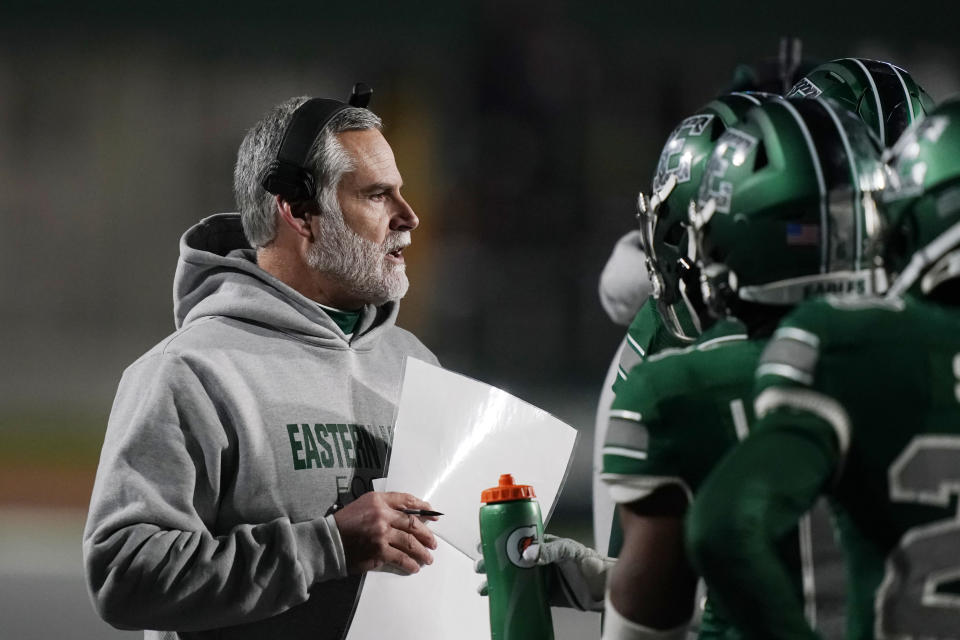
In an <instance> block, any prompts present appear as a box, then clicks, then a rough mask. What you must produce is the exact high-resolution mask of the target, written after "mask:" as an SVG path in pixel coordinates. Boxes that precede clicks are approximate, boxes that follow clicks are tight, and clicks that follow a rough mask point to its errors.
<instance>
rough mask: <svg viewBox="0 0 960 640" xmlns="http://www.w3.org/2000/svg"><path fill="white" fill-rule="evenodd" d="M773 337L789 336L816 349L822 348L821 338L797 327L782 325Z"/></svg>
mask: <svg viewBox="0 0 960 640" xmlns="http://www.w3.org/2000/svg"><path fill="white" fill-rule="evenodd" d="M773 338H774V340H776V339H777V338H788V339H790V340H796V341H797V342H802V343H804V344H807V345H810V346H811V347H813V348H814V349H819V348H820V338H818V337H817V336H816V334H814V333H810V332H809V331H804V330H803V329H798V328H796V327H780V328H779V329H777V330H776V331H774V332H773Z"/></svg>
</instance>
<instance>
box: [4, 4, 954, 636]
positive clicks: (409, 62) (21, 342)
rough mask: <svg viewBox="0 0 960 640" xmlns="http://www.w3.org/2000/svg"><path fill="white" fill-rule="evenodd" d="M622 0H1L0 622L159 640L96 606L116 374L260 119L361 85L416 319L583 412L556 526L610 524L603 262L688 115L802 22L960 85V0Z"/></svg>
mask: <svg viewBox="0 0 960 640" xmlns="http://www.w3.org/2000/svg"><path fill="white" fill-rule="evenodd" d="M616 4H622V3H609V4H607V3H595V2H591V3H587V2H583V3H577V2H570V1H553V2H548V1H545V0H538V1H528V2H523V3H520V2H506V1H503V0H496V1H492V0H491V1H483V2H477V1H472V2H449V3H443V2H424V3H410V2H404V3H384V4H383V5H378V4H370V3H367V4H363V5H356V4H350V5H348V4H346V3H337V4H333V3H322V2H310V3H308V2H288V3H275V4H269V5H267V4H264V3H254V2H250V1H248V0H238V1H235V2H233V3H230V4H229V5H224V4H222V3H209V5H203V4H201V5H200V6H194V4H193V3H182V4H181V3H177V2H173V3H171V2H146V3H129V2H117V1H104V0H91V1H90V2H87V3H83V5H82V6H79V5H77V4H75V3H71V2H67V1H65V0H63V1H55V0H52V1H46V2H25V1H20V0H13V1H10V0H8V1H7V2H5V3H3V6H2V7H0V237H3V238H4V240H5V241H6V246H5V247H4V250H3V251H2V252H0V309H2V318H3V331H2V332H0V354H2V355H0V358H2V362H3V365H4V366H3V367H2V370H0V462H2V464H0V620H2V621H3V622H2V624H0V638H18V639H20V638H23V639H27V638H48V637H63V638H108V637H136V636H137V635H138V634H124V633H121V632H116V631H113V630H111V629H109V628H108V627H106V626H105V625H104V624H103V623H101V622H99V621H98V620H97V619H96V617H95V615H94V613H93V611H92V609H91V608H90V605H89V603H88V601H87V596H86V593H85V589H84V586H83V580H82V570H81V567H80V548H79V545H80V533H81V529H82V526H83V519H84V516H85V510H86V505H87V501H88V498H89V492H90V488H91V486H92V481H93V474H94V470H95V467H96V462H97V456H98V453H99V447H100V443H101V441H102V436H103V431H104V428H105V424H106V418H107V415H108V414H109V411H110V405H111V402H112V399H113V393H114V391H115V388H116V384H117V382H118V380H119V377H120V374H121V372H122V371H123V369H124V367H125V366H126V365H127V364H129V363H130V362H132V361H133V360H134V359H135V358H136V357H137V356H139V355H140V354H141V353H142V352H143V351H145V350H146V349H147V348H149V347H150V346H151V345H153V344H154V343H155V342H157V341H158V340H160V339H161V338H162V337H164V336H165V335H166V334H168V333H169V332H170V331H171V330H172V328H173V321H172V311H171V282H172V277H173V272H174V267H175V264H176V258H177V251H178V247H177V242H178V239H179V237H180V234H181V233H182V232H183V231H184V230H185V229H186V228H187V227H188V226H189V225H190V224H192V223H193V222H195V221H197V220H198V219H200V218H202V217H204V216H206V215H209V214H211V213H214V212H218V211H225V210H233V208H234V205H233V196H232V168H233V162H234V157H235V153H236V149H237V146H238V144H239V142H240V140H241V138H242V136H243V135H244V132H245V130H246V129H247V128H248V127H249V126H251V125H252V124H253V123H254V121H255V120H257V119H258V118H259V116H260V115H261V114H262V113H264V112H265V111H266V110H267V109H268V108H269V107H270V106H272V105H273V104H275V103H277V102H279V101H281V100H283V99H285V98H287V97H289V96H292V95H301V94H312V95H320V96H331V97H338V96H342V97H345V96H346V92H347V91H348V89H349V87H350V86H351V84H352V83H353V82H354V81H356V80H363V81H366V82H368V83H370V84H371V85H372V86H373V87H374V90H375V93H374V101H373V103H372V107H373V108H374V110H375V111H377V112H378V113H380V114H381V115H382V116H383V118H384V121H385V123H386V135H387V137H388V139H389V141H390V142H391V144H392V145H393V147H394V150H395V153H396V156H397V159H398V164H399V166H400V169H401V171H402V173H403V175H404V178H405V180H406V185H407V186H406V187H405V193H406V194H407V197H408V200H409V201H410V202H411V203H412V204H413V206H414V208H415V209H416V210H417V213H418V214H419V216H420V218H421V227H420V229H419V230H418V231H417V232H416V233H415V234H414V241H415V242H414V245H413V246H412V248H411V249H410V250H409V253H408V264H409V271H410V275H411V281H412V287H411V292H410V294H409V296H408V298H407V300H406V301H405V302H404V304H403V307H402V311H401V315H400V324H401V325H403V326H405V327H406V328H408V329H411V330H412V331H414V332H415V333H416V334H417V335H418V336H420V337H421V339H423V341H424V342H425V343H426V344H427V345H429V346H430V347H432V348H433V349H434V351H435V352H436V353H437V355H438V356H439V357H440V360H441V362H442V363H443V364H444V365H445V366H447V367H448V368H450V369H452V370H454V371H457V372H461V373H465V374H467V375H470V376H473V377H475V378H478V379H480V380H483V381H486V382H489V383H491V384H494V385H497V386H500V387H502V388H504V389H507V390H508V391H510V392H512V393H514V394H516V395H518V396H520V397H521V398H524V399H526V400H528V401H530V402H532V403H534V404H536V405H538V406H540V407H543V408H544V409H546V410H548V411H550V412H552V413H554V414H555V415H557V416H558V417H560V418H561V419H563V420H565V421H567V422H568V423H570V424H571V425H573V426H575V427H576V428H578V429H579V430H580V431H581V433H582V436H581V439H580V442H579V449H578V452H577V457H576V460H575V464H574V469H573V471H572V473H571V475H570V478H569V482H568V484H567V487H566V489H565V493H564V496H563V498H562V499H561V502H560V505H559V507H558V509H557V511H556V513H555V516H554V519H553V522H552V523H551V525H550V527H549V528H550V529H551V530H552V531H553V532H555V533H559V534H566V535H574V536H576V537H578V538H580V539H581V540H583V541H585V542H589V541H590V539H591V533H590V474H591V469H590V467H591V450H592V443H593V412H594V410H595V404H596V399H597V396H598V394H599V390H600V384H601V382H602V380H603V377H604V373H605V371H606V367H607V365H608V363H609V361H610V358H611V357H612V355H613V352H614V350H615V348H616V346H617V344H618V342H619V340H620V338H621V337H622V335H623V330H622V329H621V328H619V327H616V326H614V325H612V324H611V323H610V321H609V320H608V319H607V318H606V316H605V315H604V313H603V311H602V309H601V308H600V306H599V303H598V299H597V293H596V291H597V279H598V276H599V273H600V270H601V268H602V266H603V264H604V262H605V260H606V257H607V255H608V253H609V251H610V249H611V248H612V245H613V243H614V241H615V240H616V239H617V238H618V237H619V236H620V235H621V234H622V233H624V232H626V231H627V230H629V229H630V228H632V225H633V202H634V197H635V194H636V191H637V190H638V189H639V188H641V187H643V188H647V187H648V184H649V178H650V175H651V172H652V169H653V166H654V164H655V161H656V154H657V153H658V151H659V149H660V146H661V144H662V142H663V140H664V138H665V136H666V135H667V133H669V131H670V129H671V128H672V126H673V124H674V123H675V122H676V121H677V120H678V119H679V118H681V117H683V116H684V115H686V114H688V113H689V112H691V111H692V110H694V109H695V108H697V107H698V106H699V105H700V104H702V103H704V102H705V101H707V100H708V99H710V98H711V97H712V96H713V95H714V94H716V93H718V92H720V91H721V90H723V89H724V88H725V87H726V86H728V84H729V83H730V81H731V80H732V78H733V75H734V69H735V67H736V66H737V65H738V64H740V63H744V64H757V63H759V62H760V61H761V60H762V59H764V58H770V57H773V56H775V55H776V53H777V47H778V40H779V36H781V35H784V34H787V33H789V34H791V35H796V36H800V37H802V38H803V44H804V53H805V56H807V57H810V58H813V59H820V60H827V59H830V58H835V57H841V56H849V55H858V56H864V57H874V58H880V59H888V60H891V61H894V62H897V63H899V64H900V65H901V66H904V67H905V68H907V69H908V70H909V71H911V72H912V73H913V75H914V77H915V78H916V79H917V80H919V81H920V83H921V84H923V85H924V86H925V88H926V89H927V90H928V92H929V93H930V94H931V95H932V96H933V97H934V98H935V99H942V98H944V97H946V96H948V95H950V94H953V93H956V92H957V91H958V90H960V75H958V73H957V70H958V69H960V44H957V40H956V35H955V24H956V18H957V14H958V13H960V8H958V5H956V4H950V5H947V4H944V5H937V4H936V3H934V4H929V3H928V4H926V5H924V7H923V11H922V12H921V11H920V9H919V7H918V8H917V10H914V9H912V8H910V7H908V5H906V4H903V3H888V2H875V3H869V4H867V3H827V2H812V3H810V2H808V3H804V4H803V6H802V7H800V6H798V5H791V6H790V7H789V8H787V7H786V6H785V7H784V8H780V7H779V6H778V5H776V4H769V3H763V4H760V3H757V7H762V8H760V9H759V10H758V9H756V8H751V7H750V6H749V5H748V4H747V3H743V4H741V5H738V4H736V3H711V4H706V3H704V4H703V6H699V7H696V8H693V7H692V6H686V7H684V8H679V9H678V8H677V7H675V6H671V5H670V3H658V4H653V3H632V4H631V6H629V7H626V6H616ZM689 4H692V3H689ZM281 7H282V8H281ZM681 12H682V13H681ZM591 624H592V622H591ZM571 628H573V627H571ZM568 632H569V631H568Z"/></svg>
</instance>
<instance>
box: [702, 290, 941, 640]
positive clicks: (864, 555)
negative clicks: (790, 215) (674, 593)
mask: <svg viewBox="0 0 960 640" xmlns="http://www.w3.org/2000/svg"><path fill="white" fill-rule="evenodd" d="M755 397H756V400H755V409H756V412H757V415H758V416H759V417H760V420H759V421H758V423H757V425H756V427H755V430H754V433H753V434H752V435H751V436H750V438H748V439H747V440H746V441H745V442H744V443H743V444H742V445H741V446H740V447H738V448H737V450H736V451H735V452H734V453H733V454H732V455H731V456H730V457H728V458H727V459H726V460H725V461H724V463H723V465H721V467H720V468H718V469H717V471H716V473H715V474H714V475H713V476H712V477H711V479H710V481H709V482H708V483H707V484H706V486H705V487H704V489H703V493H702V494H701V497H702V498H703V499H704V504H700V503H697V504H696V505H695V506H694V509H693V513H692V514H691V521H693V522H694V528H695V529H696V530H697V531H696V532H695V535H694V536H692V538H691V536H690V533H689V531H688V542H689V544H690V545H691V547H692V548H693V549H694V550H695V551H694V558H695V560H696V561H697V563H698V564H699V565H700V566H701V570H703V571H704V575H705V576H706V577H707V580H708V584H710V586H711V588H713V589H715V590H716V591H717V593H718V597H719V598H720V599H721V600H722V602H723V604H724V605H725V607H726V609H727V610H729V611H730V612H731V613H732V614H734V616H735V618H736V619H737V621H738V622H740V621H741V620H742V621H745V623H746V624H751V625H755V626H754V627H753V629H752V631H753V632H755V633H757V634H758V635H760V636H762V637H766V638H801V637H811V638H812V637H816V636H815V634H813V632H812V631H811V630H810V629H809V628H807V627H805V625H804V622H803V619H802V616H801V615H800V614H799V611H798V610H797V608H796V603H795V602H794V606H793V607H792V608H791V605H790V602H791V600H790V599H789V598H788V597H786V596H785V595H784V592H785V590H787V589H788V588H789V587H788V585H787V584H786V583H785V581H784V580H783V572H782V571H778V570H777V568H776V566H774V565H775V563H776V558H774V557H772V556H771V555H770V554H768V553H766V554H765V551H764V547H765V542H764V536H767V537H768V538H769V537H770V536H774V535H776V532H777V531H778V530H780V529H782V528H783V527H785V526H787V523H788V522H789V521H790V520H791V519H792V520H793V521H794V522H795V521H796V518H797V516H798V515H799V514H800V513H802V512H803V511H804V510H805V508H807V507H808V506H809V504H811V503H812V502H813V500H814V499H815V498H816V496H817V494H818V493H821V492H826V493H827V494H828V495H829V496H830V497H831V499H832V502H833V504H834V505H835V506H836V513H837V520H838V523H839V525H840V533H841V543H842V545H843V547H844V552H845V554H846V557H847V570H848V573H849V576H848V581H847V583H848V585H849V590H848V604H847V613H848V617H847V620H848V622H847V636H846V637H847V638H852V639H857V640H865V639H872V638H930V639H944V638H957V637H958V636H960V595H958V594H960V591H958V589H957V587H958V586H960V559H958V557H960V556H958V550H960V520H958V513H957V492H958V491H960V311H958V310H956V309H947V308H944V307H939V306H935V305H931V304H927V303H924V302H920V301H916V300H911V299H896V298H895V299H887V300H867V299H860V300H856V299H855V300H846V301H843V300H839V299H829V298H828V299H823V300H817V301H813V302H809V303H806V304H804V305H802V306H801V307H799V308H798V309H797V310H796V311H795V312H794V313H793V314H792V315H791V316H789V317H788V318H787V319H786V320H785V321H784V322H783V323H782V324H781V327H780V328H779V329H778V330H777V332H776V333H775V334H774V337H773V340H771V342H770V344H769V346H768V347H767V349H766V351H765V352H764V354H763V356H762V358H761V362H760V365H759V367H758V369H757V387H756V396H755ZM745 478H748V479H749V480H748V481H747V480H744V479H745ZM708 496H710V497H712V499H714V500H716V499H717V498H718V497H720V496H726V498H727V500H726V502H727V504H726V506H725V508H724V509H723V511H722V512H720V511H717V510H715V509H711V508H710V506H709V505H707V504H706V500H707V498H708ZM701 507H702V509H701ZM730 523H734V524H732V525H731V524H730ZM735 523H742V524H743V525H746V526H749V527H752V528H754V529H755V530H761V532H760V533H758V534H756V535H754V534H748V536H747V538H746V539H745V540H741V545H742V546H744V547H745V548H743V549H742V550H741V551H740V552H739V553H737V554H736V559H737V560H740V559H742V558H743V557H747V558H748V560H746V561H744V562H738V567H740V568H739V569H737V570H736V571H739V572H740V575H739V578H738V579H736V580H735V579H734V578H733V577H731V575H730V574H731V572H730V571H729V563H730V561H731V560H733V558H731V553H730V552H729V550H724V549H722V548H721V545H720V544H714V543H711V542H710V541H709V539H710V538H713V537H714V536H717V535H732V534H734V533H735V532H736V531H737V530H740V531H745V530H746V527H745V526H739V525H737V524H735ZM763 531H765V532H766V533H763ZM711 547H712V548H711ZM724 557H726V562H722V560H723V559H724ZM725 565H726V569H725V568H724V567H725ZM711 578H713V579H714V580H713V581H711ZM743 584H752V585H754V588H753V589H749V590H748V589H743ZM738 585H739V586H738ZM777 607H780V608H779V609H778V608H777ZM758 610H760V611H771V610H774V611H776V615H773V616H769V617H767V618H764V617H763V616H758V615H757V614H756V612H757V611H758Z"/></svg>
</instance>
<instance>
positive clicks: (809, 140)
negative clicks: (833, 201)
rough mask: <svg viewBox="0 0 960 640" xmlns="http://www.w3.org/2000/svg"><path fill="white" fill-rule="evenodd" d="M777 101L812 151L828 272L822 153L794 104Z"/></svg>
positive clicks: (823, 258)
mask: <svg viewBox="0 0 960 640" xmlns="http://www.w3.org/2000/svg"><path fill="white" fill-rule="evenodd" d="M777 102H778V104H781V105H783V107H784V108H785V109H786V110H787V111H788V112H789V113H790V115H791V116H793V119H794V120H796V121H797V124H798V125H800V131H801V132H802V133H803V139H804V140H805V141H806V143H807V150H808V151H809V152H810V160H811V161H812V162H813V170H814V173H815V174H816V176H817V186H818V187H819V188H820V273H826V271H827V245H828V244H829V235H828V234H827V185H826V182H824V179H823V168H822V167H821V166H820V154H818V153H817V147H816V145H814V144H813V136H811V135H810V129H809V128H808V127H807V123H806V122H804V121H803V118H802V117H801V116H800V114H799V113H798V112H797V110H796V109H795V108H794V106H793V105H792V104H790V102H789V101H788V100H786V99H784V98H777Z"/></svg>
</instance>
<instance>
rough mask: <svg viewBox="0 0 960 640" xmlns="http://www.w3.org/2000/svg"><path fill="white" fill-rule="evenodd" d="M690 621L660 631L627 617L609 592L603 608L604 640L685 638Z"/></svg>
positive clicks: (676, 639) (673, 639) (677, 639)
mask: <svg viewBox="0 0 960 640" xmlns="http://www.w3.org/2000/svg"><path fill="white" fill-rule="evenodd" d="M688 626H690V623H689V622H684V623H683V624H681V625H680V626H678V627H674V628H673V629H666V630H665V631H658V630H657V629H651V628H650V627H645V626H643V625H642V624H637V623H636V622H634V621H632V620H628V619H627V618H625V617H624V616H623V615H622V614H621V613H620V612H619V611H617V609H616V607H614V606H613V603H611V602H610V593H609V592H607V597H606V605H605V606H604V609H603V639H602V640H685V638H686V637H687V627H688Z"/></svg>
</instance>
